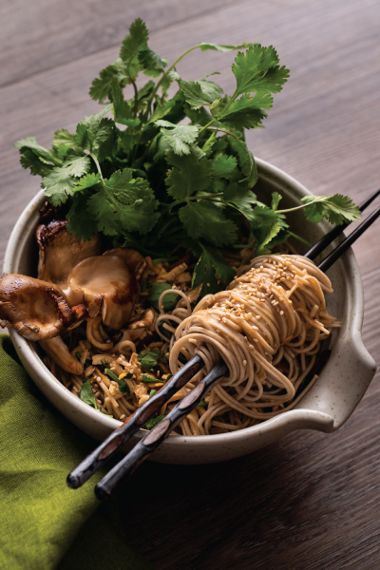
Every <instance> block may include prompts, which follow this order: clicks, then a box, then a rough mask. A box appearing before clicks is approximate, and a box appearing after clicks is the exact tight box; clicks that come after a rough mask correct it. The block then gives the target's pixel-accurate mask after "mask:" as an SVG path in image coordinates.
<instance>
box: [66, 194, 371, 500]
mask: <svg viewBox="0 0 380 570" xmlns="http://www.w3.org/2000/svg"><path fill="white" fill-rule="evenodd" d="M379 193H380V191H379V190H378V191H377V192H375V193H374V194H373V195H372V196H370V198H368V200H366V201H365V202H364V203H363V204H362V205H361V207H360V209H361V210H364V209H365V208H366V207H367V206H368V205H369V204H371V203H372V202H373V200H374V199H375V198H376V197H377V196H378V195H379ZM379 214H380V208H377V210H375V211H374V212H372V214H370V215H369V216H368V217H367V218H366V219H365V220H363V221H362V223H361V224H360V225H359V226H358V227H357V228H356V229H355V230H354V231H353V232H352V233H351V234H350V235H349V236H348V237H346V238H345V239H344V241H342V242H341V243H340V244H339V245H338V246H337V247H336V248H335V250H334V251H333V252H331V253H330V254H329V255H328V256H327V257H326V258H325V259H324V260H323V261H322V262H321V263H320V264H319V268H320V269H321V270H322V271H327V269H329V268H330V267H331V265H332V264H333V263H334V262H335V261H336V260H337V259H339V257H340V256H341V255H342V254H343V253H344V252H345V251H346V250H347V249H348V248H349V247H350V245H352V244H353V243H354V242H355V241H356V240H357V239H358V237H359V236H360V235H362V233H363V232H364V231H365V230H366V229H367V228H368V227H369V226H370V225H371V224H372V223H373V222H374V221H375V220H376V219H377V217H378V216H379ZM346 226H347V224H345V225H343V226H338V227H337V228H334V230H335V231H334V230H332V231H331V232H329V233H328V234H327V236H325V238H326V239H324V238H322V240H320V241H319V242H318V243H317V244H315V247H313V248H311V250H309V252H307V254H306V257H310V255H313V256H315V255H317V254H316V253H315V251H318V253H320V252H321V251H322V250H323V249H324V248H325V247H326V246H327V245H329V244H330V243H331V241H333V240H334V239H335V238H336V237H337V236H338V235H339V234H340V233H341V232H342V231H343V229H344V228H345V227H346ZM337 230H339V231H337ZM327 238H328V239H327ZM322 241H323V244H324V245H323V247H322V246H321V245H320V242H322ZM317 246H318V249H317ZM310 252H312V253H310ZM313 252H314V253H313ZM203 366H204V362H203V360H202V359H201V357H200V356H197V355H196V356H195V357H193V358H192V359H191V360H190V361H189V362H187V363H186V364H185V365H184V366H183V367H182V368H181V370H179V371H178V372H177V373H176V374H175V375H174V376H173V377H172V378H171V379H170V380H169V382H167V383H166V385H165V386H164V387H163V388H161V390H160V391H159V392H158V393H157V394H156V395H155V396H153V397H152V398H150V399H149V400H148V401H147V402H146V403H145V404H144V405H143V406H141V407H140V408H138V409H137V410H136V412H135V413H134V414H133V416H132V418H131V419H130V420H129V421H128V422H127V423H126V424H124V425H123V426H122V427H121V428H118V429H116V430H115V431H114V432H113V433H111V435H110V436H109V437H108V438H107V439H106V440H105V441H104V442H103V443H102V444H100V445H99V446H98V447H97V448H96V449H95V450H94V451H93V452H92V453H91V454H90V455H89V456H88V457H86V458H85V459H84V460H83V461H82V462H81V463H80V464H79V465H78V466H77V467H76V468H75V469H74V470H73V471H72V472H71V473H70V474H69V476H68V478H67V483H68V485H69V486H70V487H72V488H77V487H80V486H81V485H82V484H83V483H84V482H85V481H87V479H88V478H89V477H90V476H91V475H92V474H93V473H94V472H95V471H97V470H98V469H99V468H100V467H102V466H103V465H104V464H105V463H106V462H107V461H108V459H109V458H110V457H111V456H113V455H114V454H115V453H116V451H117V450H119V449H120V448H121V447H122V446H123V445H124V444H125V442H126V441H128V440H129V439H130V437H131V436H132V435H133V434H134V433H136V432H137V431H138V430H139V429H140V428H141V427H143V426H144V424H145V423H146V421H147V420H148V419H149V418H150V417H152V416H153V415H154V414H155V413H156V412H157V411H158V410H159V409H160V408H161V406H162V405H163V404H164V403H165V402H166V401H168V400H169V399H170V398H171V397H172V395H174V394H175V393H176V392H177V391H178V390H179V389H180V388H182V387H183V386H184V385H185V384H187V382H189V380H190V379H191V378H192V376H194V374H196V373H197V372H198V371H199V370H200V369H201V368H202V367H203ZM226 373H227V368H226V365H225V364H224V363H223V362H222V361H219V362H217V363H216V364H215V366H214V367H213V368H212V369H211V371H210V372H209V373H208V374H207V376H205V378H203V380H201V381H200V382H199V384H198V385H197V386H196V387H195V388H194V389H193V390H192V391H191V392H189V393H188V394H187V395H186V396H185V398H183V399H182V400H181V401H180V402H179V403H178V404H177V405H176V406H175V407H174V408H173V409H172V410H171V411H170V412H169V414H168V415H167V416H166V417H165V418H164V419H163V420H161V421H160V422H159V423H158V424H157V425H156V426H155V427H154V428H153V429H152V430H151V431H150V432H149V433H148V434H147V435H146V436H145V437H144V438H143V439H142V440H140V441H139V442H138V443H137V444H136V446H135V447H134V448H133V449H132V450H131V451H130V452H129V453H128V455H127V456H126V457H124V458H123V459H122V460H121V461H120V462H119V463H117V464H116V465H115V466H114V467H113V468H112V469H111V470H110V471H109V473H108V474H107V475H105V477H103V479H102V480H101V481H100V482H99V483H98V485H97V486H96V494H97V496H98V497H99V498H102V497H104V496H106V495H109V494H110V493H111V491H112V489H113V487H114V486H115V485H116V483H117V482H118V481H119V480H120V479H121V478H122V477H123V476H124V475H125V474H126V473H131V472H132V471H134V469H135V468H136V467H137V466H138V465H139V464H140V463H141V462H142V461H144V460H145V459H146V458H147V456H148V455H149V454H150V453H151V452H152V451H154V450H155V449H156V448H157V447H158V446H159V445H160V444H161V442H162V441H163V440H164V439H165V437H166V436H167V435H168V434H169V433H170V432H171V431H172V430H173V429H174V428H175V426H176V425H177V424H178V423H179V422H180V421H181V420H182V419H183V417H185V416H186V415H187V414H188V413H189V412H190V411H191V410H193V409H194V407H196V406H197V405H198V403H199V401H200V400H201V399H202V397H203V396H204V394H205V393H206V391H208V390H209V389H210V387H211V386H212V385H213V384H214V383H215V382H217V380H218V379H219V378H220V377H222V376H224V375H225V374H226ZM198 396H199V397H198Z"/></svg>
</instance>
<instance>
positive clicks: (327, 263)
mask: <svg viewBox="0 0 380 570" xmlns="http://www.w3.org/2000/svg"><path fill="white" fill-rule="evenodd" d="M379 216H380V206H379V207H378V208H376V210H374V211H373V212H372V213H371V214H370V215H369V216H367V217H366V218H365V219H364V220H363V221H362V223H361V224H359V225H358V227H357V228H355V229H354V231H353V232H352V233H350V235H349V236H348V237H346V238H345V239H344V240H343V241H342V242H341V243H340V244H339V245H337V247H336V248H335V249H334V250H333V251H332V252H331V253H329V255H328V256H327V257H325V258H324V259H323V260H322V261H321V262H320V263H319V264H318V267H319V269H321V270H322V271H327V270H328V269H330V267H331V266H332V265H333V264H334V263H335V262H336V261H337V260H338V259H339V258H340V256H341V255H343V253H344V252H345V251H347V249H348V248H349V247H350V246H351V245H352V244H353V243H354V242H355V241H356V240H357V239H358V238H359V237H360V236H361V235H362V234H363V233H364V232H365V231H366V229H367V228H369V227H370V226H371V225H372V224H373V222H374V221H375V220H377V218H378V217H379Z"/></svg>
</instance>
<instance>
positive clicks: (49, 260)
mask: <svg viewBox="0 0 380 570" xmlns="http://www.w3.org/2000/svg"><path fill="white" fill-rule="evenodd" d="M36 238H37V243H38V247H39V262H38V277H39V278H40V279H44V280H46V281H52V282H53V283H57V284H58V285H62V284H64V283H65V282H66V279H67V276H68V275H69V273H70V271H71V270H72V268H73V267H75V265H76V264H77V263H79V262H80V261H82V260H83V259H86V257H90V256H92V255H98V254H99V253H100V251H101V246H100V238H99V237H98V236H94V237H93V238H91V239H89V240H87V241H84V240H80V239H78V238H77V237H76V236H75V235H73V234H71V233H70V232H69V231H68V229H67V221H64V220H61V221H52V222H50V223H49V224H46V225H45V224H42V225H40V226H38V228H37V231H36Z"/></svg>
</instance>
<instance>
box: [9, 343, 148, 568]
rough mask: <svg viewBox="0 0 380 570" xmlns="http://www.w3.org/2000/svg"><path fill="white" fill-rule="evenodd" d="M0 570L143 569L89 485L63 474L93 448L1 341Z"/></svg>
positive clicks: (109, 511) (110, 507)
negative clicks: (71, 483) (70, 482)
mask: <svg viewBox="0 0 380 570" xmlns="http://www.w3.org/2000/svg"><path fill="white" fill-rule="evenodd" d="M0 438H1V439H0V441H1V448H0V568H1V569H3V568H4V569H7V570H13V569H18V568H20V569H23V570H24V569H27V570H33V569H35V568H36V569H37V568H38V569H39V570H40V569H49V568H57V567H59V568H60V569H61V570H66V569H70V570H74V569H75V568H82V569H83V568H84V569H87V568H91V570H96V569H97V568H101V569H102V570H107V569H109V568H110V569H112V570H114V569H118V568H120V569H123V570H135V569H141V568H146V567H147V566H146V564H144V563H142V562H141V561H140V560H139V559H138V558H137V557H136V555H135V554H133V553H132V552H131V550H130V549H129V548H128V546H127V545H126V543H125V539H126V537H124V536H123V535H122V533H121V532H120V528H117V527H118V524H117V522H116V521H115V520H114V518H113V515H112V503H111V504H110V505H106V506H102V508H101V509H99V508H97V507H98V506H99V503H98V501H97V500H96V498H95V497H94V492H93V483H89V484H87V485H85V486H84V487H82V488H81V489H78V490H76V491H73V490H70V489H68V488H67V487H66V482H65V480H66V476H67V473H68V472H69V471H70V470H71V469H72V468H73V467H74V466H75V465H76V464H77V463H78V462H79V461H80V460H81V459H82V458H83V457H84V455H85V454H86V453H88V452H89V451H90V450H91V449H92V448H93V447H94V441H93V440H91V439H90V438H88V437H87V436H85V435H84V434H83V433H82V432H80V431H79V430H78V429H77V428H75V427H74V426H73V425H71V424H70V422H68V421H67V420H66V419H65V418H64V417H63V416H62V415H61V414H60V413H59V412H58V411H57V410H55V409H54V408H53V407H52V406H51V405H50V404H49V403H48V402H47V401H46V399H45V398H44V397H43V396H42V395H41V394H40V392H39V391H38V390H37V388H36V387H35V386H34V384H33V383H32V382H31V380H30V379H29V377H28V376H27V374H26V372H25V371H24V369H23V368H22V366H21V365H20V364H19V363H18V360H17V357H16V354H15V351H14V349H13V345H12V343H11V341H10V339H9V337H7V336H5V335H0Z"/></svg>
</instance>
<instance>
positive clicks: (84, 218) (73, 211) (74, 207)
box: [66, 194, 97, 240]
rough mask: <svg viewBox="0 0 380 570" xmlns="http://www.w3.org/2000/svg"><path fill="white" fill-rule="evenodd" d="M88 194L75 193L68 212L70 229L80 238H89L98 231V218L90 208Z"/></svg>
mask: <svg viewBox="0 0 380 570" xmlns="http://www.w3.org/2000/svg"><path fill="white" fill-rule="evenodd" d="M88 198H89V197H88V195H86V194H75V195H74V199H73V202H72V204H71V206H70V209H69V211H68V213H67V216H66V218H67V222H68V225H67V227H68V230H69V232H72V233H73V234H75V235H76V236H77V237H78V238H79V239H83V240H88V239H90V238H91V237H92V236H93V235H94V234H95V233H96V232H97V224H96V219H94V217H93V216H92V215H91V214H90V212H89V210H88Z"/></svg>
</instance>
